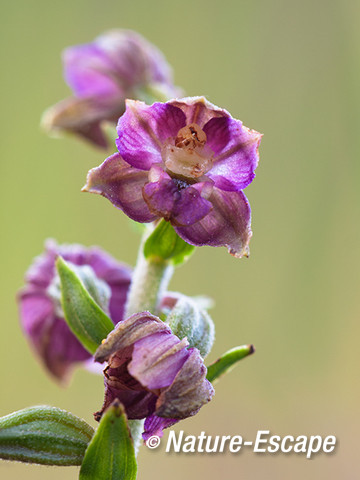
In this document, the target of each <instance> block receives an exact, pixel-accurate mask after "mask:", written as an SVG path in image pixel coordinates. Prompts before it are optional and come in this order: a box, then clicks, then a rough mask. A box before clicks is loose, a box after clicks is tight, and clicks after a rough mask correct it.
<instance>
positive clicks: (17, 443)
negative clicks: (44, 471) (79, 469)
mask: <svg viewBox="0 0 360 480" xmlns="http://www.w3.org/2000/svg"><path fill="white" fill-rule="evenodd" d="M93 434H94V429H93V428H91V427H90V425H88V424H87V423H86V422H84V420H81V419H80V418H78V417H75V415H72V414H71V413H69V412H66V411H64V410H60V409H59V408H54V407H47V406H41V407H31V408H26V409H24V410H20V411H18V412H14V413H11V414H10V415H7V416H6V417H2V418H0V458H2V459H3V460H15V461H19V462H27V463H39V464H41V465H81V462H82V460H83V457H84V453H85V450H86V447H87V445H88V443H89V441H90V440H91V437H92V436H93Z"/></svg>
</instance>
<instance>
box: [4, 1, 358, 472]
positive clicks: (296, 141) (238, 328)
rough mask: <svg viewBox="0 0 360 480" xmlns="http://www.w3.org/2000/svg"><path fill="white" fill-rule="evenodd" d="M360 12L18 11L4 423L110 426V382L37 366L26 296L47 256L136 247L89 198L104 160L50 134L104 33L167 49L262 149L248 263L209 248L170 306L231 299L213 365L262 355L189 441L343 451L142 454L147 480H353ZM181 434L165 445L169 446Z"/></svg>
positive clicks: (198, 7) (10, 51)
mask: <svg viewBox="0 0 360 480" xmlns="http://www.w3.org/2000/svg"><path fill="white" fill-rule="evenodd" d="M359 22H360V4H359V2H357V1H340V0H339V1H331V0H316V1H314V0H312V1H310V0H304V1H303V2H297V1H294V0H288V1H285V0H283V1H280V0H279V1H265V0H253V1H252V2H242V1H235V0H231V1H227V0H224V1H222V2H217V1H215V0H207V1H205V0H198V1H197V2H194V1H190V0H184V1H182V2H166V1H157V0H155V1H154V2H145V1H142V2H137V1H132V2H130V1H122V2H121V1H117V2H115V1H112V0H108V1H103V2H99V1H97V0H77V1H76V2H70V1H68V2H48V1H44V0H37V1H36V2H29V1H25V0H18V1H15V2H8V3H6V4H4V5H3V6H2V28H1V31H0V35H1V82H2V85H1V87H2V88H1V92H2V95H1V96H2V107H1V124H2V125H1V133H2V139H1V142H0V151H1V163H0V173H1V177H0V178H1V189H0V202H1V203H0V204H1V207H0V208H1V212H0V215H1V220H0V224H1V237H0V238H1V239H0V242H1V248H0V256H1V283H0V292H1V293H0V295H1V302H0V309H1V325H2V327H1V328H2V332H1V335H0V352H1V359H2V361H1V364H0V370H1V375H0V378H1V397H0V415H5V414H7V413H10V412H11V411H14V410H17V409H20V408H24V407H26V406H30V405H35V404H49V405H55V406H58V407H61V408H65V409H68V410H70V411H72V412H74V413H75V414H77V415H79V416H82V417H84V418H85V419H86V420H87V421H89V422H90V423H91V424H93V425H94V422H93V420H92V412H93V411H96V410H98V409H99V407H100V405H101V403H102V397H103V385H102V379H101V378H100V377H96V376H93V375H91V374H88V373H86V372H83V371H77V373H76V374H75V376H74V378H73V381H72V383H71V386H70V388H68V389H62V388H60V387H58V386H57V385H55V384H54V383H53V382H52V381H51V380H50V379H49V378H48V377H47V376H46V374H45V373H44V371H43V369H42V368H41V366H40V365H39V363H38V362H37V360H36V359H35V358H34V357H33V356H32V354H31V352H30V350H29V348H28V345H27V342H26V340H25V339H24V338H23V336H22V333H21V330H20V327H19V324H18V315H17V308H16V304H15V293H16V291H17V290H18V288H19V287H21V285H22V277H23V273H24V271H25V270H26V269H27V268H28V266H29V264H30V262H31V261H32V258H33V257H34V256H35V255H37V254H39V253H40V252H41V251H42V247H43V242H44V239H45V238H47V237H54V238H56V239H57V240H58V241H60V242H79V243H83V244H85V245H92V244H98V245H101V246H102V247H103V248H105V249H107V250H108V251H110V252H111V253H112V254H113V255H114V256H116V257H118V258H119V259H122V260H124V261H126V262H128V263H131V264H132V263H134V261H135V258H136V251H137V244H138V235H137V233H136V232H134V231H132V230H131V229H130V228H129V224H128V221H127V219H126V217H125V216H124V215H123V214H122V213H121V212H120V211H118V210H116V209H115V208H113V207H112V206H111V205H110V203H109V202H107V201H106V200H105V199H102V198H100V197H98V196H95V195H87V194H81V193H80V188H81V187H82V185H83V184H84V181H85V176H86V172H87V170H88V169H89V168H91V167H94V166H97V165H98V164H100V163H101V162H102V161H103V159H104V155H103V153H102V152H99V151H93V150H92V149H91V148H90V147H89V146H87V145H85V144H83V143H81V142H79V141H77V140H76V139H74V138H65V139H62V140H54V139H51V138H48V137H47V136H46V135H45V134H44V133H42V132H41V131H40V129H39V119H40V116H41V113H42V112H43V110H44V109H45V108H47V107H48V106H49V105H52V104H53V103H55V102H56V101H58V100H60V99H61V98H64V97H66V96H67V95H68V94H69V90H68V88H67V87H66V85H65V83H64V82H63V80H62V67H61V61H60V52H61V50H62V49H63V48H64V47H66V46H69V45H74V44H77V43H84V42H89V41H91V40H92V39H93V38H94V37H95V36H97V35H98V34H99V33H101V32H102V31H104V30H107V29H109V28H114V27H125V28H132V29H135V30H137V31H139V32H140V33H142V34H143V35H144V36H145V37H147V38H148V39H149V40H150V41H152V42H153V43H155V44H156V45H157V46H158V47H159V48H160V49H162V50H163V52H164V53H165V55H166V57H167V58H168V60H169V62H170V63H171V64H172V65H173V68H174V71H175V79H176V83H177V84H178V85H181V86H183V87H184V88H185V90H186V92H187V93H188V94H190V95H206V96H207V97H208V99H209V100H210V101H212V102H213V103H215V104H217V105H219V106H222V107H225V108H227V109H228V110H229V111H230V112H231V113H232V114H233V116H234V117H237V118H240V119H241V120H243V122H244V123H245V125H247V126H249V127H251V128H254V129H256V130H258V131H260V132H262V133H264V137H263V142H262V145H261V149H260V154H261V161H260V166H259V168H258V170H257V178H256V179H255V181H254V183H253V184H252V185H251V186H250V187H249V188H248V189H247V190H246V194H247V196H248V198H249V200H250V203H251V207H252V212H253V231H254V236H253V239H252V242H251V253H252V254H251V257H250V259H248V260H247V259H243V260H236V259H234V258H232V257H231V256H230V255H228V254H227V252H226V250H225V249H224V248H221V249H211V248H205V247H204V248H200V249H198V252H197V253H196V255H195V256H194V257H193V258H192V259H191V261H190V262H189V263H188V264H186V265H185V266H183V267H182V268H181V269H179V270H178V271H177V272H176V275H175V277H174V279H173V281H172V283H171V288H172V289H177V290H180V291H182V292H184V293H187V294H202V293H205V294H208V295H210V296H212V297H213V298H215V299H216V308H215V309H214V310H213V318H214V320H215V321H216V326H217V342H216V344H215V347H214V349H213V351H212V353H211V360H214V359H216V357H217V356H218V355H219V354H221V353H222V352H223V351H225V350H226V349H228V348H230V347H232V346H234V345H236V344H242V343H248V342H252V343H254V344H255V346H256V349H257V351H256V354H255V355H254V356H252V357H251V358H249V359H246V360H244V361H243V362H242V363H241V364H239V365H238V367H237V368H236V369H235V370H233V371H232V372H231V373H230V374H228V375H227V376H226V377H225V378H224V379H223V380H222V381H221V382H219V384H218V385H217V390H216V397H215V398H214V400H213V401H212V402H211V404H209V405H208V406H206V407H205V408H203V409H202V410H201V412H200V414H198V415H197V416H196V417H194V418H193V419H188V420H186V421H184V422H182V423H181V424H180V425H179V426H178V427H177V430H180V429H184V430H185V431H186V433H187V434H194V435H196V434H199V433H200V432H201V431H202V430H205V431H206V432H207V433H208V434H209V435H210V434H212V435H225V434H227V435H230V434H241V435H243V436H244V437H245V438H247V439H254V438H255V436H256V432H257V430H259V429H269V430H271V432H272V433H273V434H278V435H287V434H292V435H300V434H303V435H316V434H318V435H336V436H337V439H338V446H337V449H336V452H335V453H334V454H332V455H325V454H320V455H317V456H315V457H314V458H313V459H312V460H307V459H306V458H304V457H303V456H300V455H297V456H296V455H294V454H287V455H284V454H281V455H279V454H276V455H269V454H267V455H259V454H257V455H256V454H254V453H252V452H250V451H241V453H240V454H232V455H231V454H212V455H209V454H197V455H191V454H187V455H186V454H166V453H165V452H164V450H165V449H164V448H161V447H160V448H159V449H158V450H152V451H150V450H147V449H146V448H145V447H144V448H142V451H141V452H140V455H139V460H140V469H139V478H140V479H157V480H164V479H167V478H172V479H174V480H176V479H183V478H188V479H198V478H208V479H214V480H215V479H218V478H221V479H228V478H234V476H235V477H236V478H249V477H251V478H255V479H262V478H267V479H274V480H277V479H285V478H291V479H294V480H297V479H303V478H304V477H306V478H308V479H322V478H331V479H338V478H341V479H354V478H356V469H357V467H356V465H358V457H359V454H358V445H359V437H358V436H359V422H358V420H359V394H360V388H359V382H358V377H359V373H358V372H359V367H358V365H359V360H358V352H357V351H358V343H359V340H358V339H359V334H360V326H359V313H360V300H359V293H358V292H359V283H360V278H359V266H360V250H359V245H360V241H359V237H360V223H359V218H360V215H359V214H360V207H359V205H360V202H359V200H360V195H359V180H360V175H359V169H360V167H359V165H360V162H359V146H360V145H359V133H358V132H359V105H360V104H359V100H360V99H359V97H360V93H359V92H360V90H359V85H360V66H359V62H360V30H359ZM167 435H168V433H167V432H166V434H165V436H164V438H165V439H166V438H167ZM25 476H26V478H29V479H40V480H41V479H48V478H52V479H63V478H68V479H76V478H77V469H76V468H68V469H67V470H66V469H61V468H52V469H51V470H50V469H49V468H46V467H37V466H24V465H21V464H11V463H5V462H4V463H1V464H0V478H1V479H9V480H12V479H18V478H22V477H25Z"/></svg>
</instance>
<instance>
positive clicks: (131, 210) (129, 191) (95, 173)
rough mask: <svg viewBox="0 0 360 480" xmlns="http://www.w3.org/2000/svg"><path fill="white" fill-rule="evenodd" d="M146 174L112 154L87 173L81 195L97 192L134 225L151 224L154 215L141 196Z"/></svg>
mask: <svg viewBox="0 0 360 480" xmlns="http://www.w3.org/2000/svg"><path fill="white" fill-rule="evenodd" d="M146 181H147V172H145V171H144V170H139V169H138V168H134V167H132V166H131V165H129V164H128V163H126V162H125V161H124V160H123V159H122V158H121V156H120V154H119V153H114V155H111V157H109V158H107V159H106V160H105V161H104V162H103V163H102V164H101V165H100V166H99V167H96V168H93V169H92V170H90V171H89V173H88V176H87V183H86V185H85V187H84V188H83V191H84V192H90V193H98V194H100V195H102V196H104V197H105V198H107V199H108V200H110V202H111V203H112V204H113V205H114V206H115V207H117V208H120V209H121V210H123V211H124V212H125V213H126V215H127V216H128V217H130V218H132V219H133V220H135V221H137V222H141V223H143V222H152V221H153V220H155V219H156V218H157V215H155V214H154V213H152V212H150V210H149V208H148V206H147V204H146V202H145V200H144V198H143V193H142V188H143V186H144V183H145V182H146Z"/></svg>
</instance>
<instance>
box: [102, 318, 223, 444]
mask: <svg viewBox="0 0 360 480" xmlns="http://www.w3.org/2000/svg"><path fill="white" fill-rule="evenodd" d="M188 347H189V343H188V341H187V340H186V339H183V340H180V339H179V338H178V337H177V336H176V335H174V334H173V333H172V332H171V329H170V327H169V326H168V325H166V324H165V323H164V322H162V321H161V320H160V319H159V318H157V317H155V316H154V315H151V314H150V313H149V312H141V313H137V314H134V315H132V316H131V317H129V318H127V319H126V320H124V321H122V322H120V323H119V324H118V325H117V326H116V327H115V330H113V331H112V332H111V333H110V334H109V335H108V337H107V338H106V339H105V340H104V341H103V343H102V345H100V347H99V348H98V350H97V351H96V353H95V360H96V361H98V362H100V363H102V362H104V361H107V362H108V366H107V367H106V368H105V370H104V375H105V400H104V404H103V407H102V409H101V411H100V412H98V413H96V414H95V418H96V419H97V420H99V419H100V418H101V416H102V414H103V412H104V411H105V410H106V409H107V408H108V407H109V406H110V405H111V404H112V402H113V401H114V400H115V399H118V400H119V401H120V402H121V403H122V404H123V405H124V407H125V409H126V414H127V417H128V418H129V419H142V418H145V419H146V420H145V426H144V428H145V431H144V433H143V438H144V440H146V439H147V438H148V437H149V436H151V435H154V434H156V435H160V436H161V435H162V430H163V429H164V428H166V427H169V426H171V425H173V424H174V423H176V422H177V421H179V420H181V419H184V418H187V417H190V416H192V415H195V414H196V413H197V412H198V411H199V409H200V408H201V407H202V406H203V405H205V404H206V403H207V402H209V401H210V400H211V398H212V396H213V394H214V389H213V387H212V385H211V383H210V382H209V381H208V380H206V372H207V370H206V367H205V365H204V363H203V360H202V358H201V356H200V352H199V350H198V349H197V348H188Z"/></svg>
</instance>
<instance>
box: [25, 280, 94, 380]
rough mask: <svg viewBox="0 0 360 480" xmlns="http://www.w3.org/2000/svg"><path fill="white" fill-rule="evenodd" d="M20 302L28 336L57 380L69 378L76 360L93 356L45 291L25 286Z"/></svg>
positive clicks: (80, 360)
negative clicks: (56, 312)
mask: <svg viewBox="0 0 360 480" xmlns="http://www.w3.org/2000/svg"><path fill="white" fill-rule="evenodd" d="M19 305H20V315H21V319H22V326H23V329H24V331H25V334H26V336H27V337H28V339H29V341H30V342H31V343H32V345H33V346H34V348H35V350H36V352H37V354H38V355H39V356H40V358H41V359H42V361H43V362H44V364H45V366H46V367H47V369H48V370H49V371H50V373H51V374H52V375H54V376H55V377H56V378H57V379H58V380H64V379H65V378H66V376H67V375H68V373H69V372H70V370H71V369H72V367H73V364H74V363H76V362H83V361H84V360H87V359H88V358H90V356H91V355H90V354H89V353H88V352H87V351H86V350H85V349H84V347H83V346H82V345H81V344H80V343H79V341H78V340H77V339H76V337H75V336H74V335H73V333H72V332H71V331H70V329H69V327H68V326H67V324H66V322H65V320H64V319H62V318H59V317H57V316H56V315H55V311H54V307H53V304H52V301H51V300H50V299H49V298H48V297H47V296H46V295H45V294H44V291H42V290H40V289H38V288H36V287H32V286H28V287H26V288H25V289H23V291H21V292H20V295H19Z"/></svg>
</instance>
